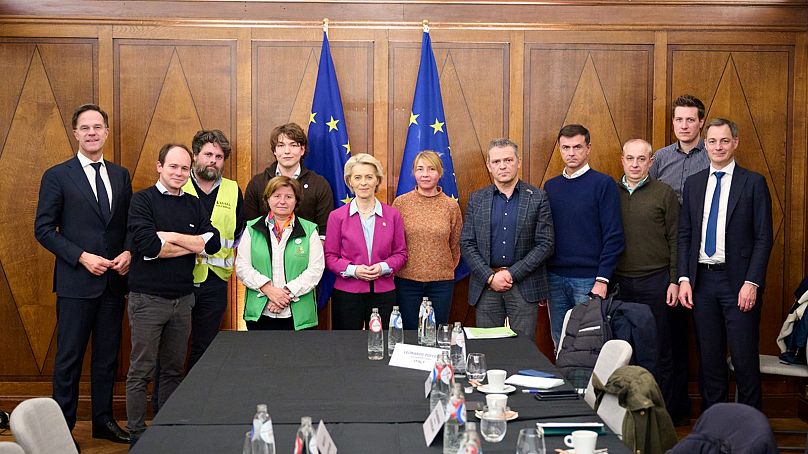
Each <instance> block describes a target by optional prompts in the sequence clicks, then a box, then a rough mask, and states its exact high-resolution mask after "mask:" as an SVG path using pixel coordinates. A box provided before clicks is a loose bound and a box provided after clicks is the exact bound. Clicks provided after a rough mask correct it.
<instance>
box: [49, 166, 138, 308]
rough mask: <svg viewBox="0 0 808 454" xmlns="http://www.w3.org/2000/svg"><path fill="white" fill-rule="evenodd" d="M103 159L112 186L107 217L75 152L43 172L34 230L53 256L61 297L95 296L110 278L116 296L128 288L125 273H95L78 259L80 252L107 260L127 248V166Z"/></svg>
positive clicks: (129, 191) (129, 183)
mask: <svg viewBox="0 0 808 454" xmlns="http://www.w3.org/2000/svg"><path fill="white" fill-rule="evenodd" d="M104 163H105V165H106V168H107V174H108V175H109V182H110V184H111V185H112V211H111V216H110V220H109V221H108V222H105V221H104V220H103V219H102V217H101V210H100V209H99V208H98V202H97V201H96V198H95V194H94V193H93V189H92V187H91V186H90V182H89V181H87V175H86V174H85V173H84V170H83V169H82V168H81V164H80V163H79V160H78V158H77V157H75V156H74V157H73V158H71V159H69V160H67V161H65V162H63V163H61V164H57V165H55V166H53V167H51V168H50V169H48V170H46V171H45V174H44V175H42V182H41V184H40V187H39V203H38V204H37V209H36V221H35V224H34V234H35V235H36V239H37V241H39V243H40V244H42V246H44V247H45V249H47V250H49V251H51V252H52V253H53V254H54V255H55V256H56V265H55V271H54V274H53V290H54V291H55V292H56V294H57V295H59V296H62V297H68V298H95V297H98V296H100V295H101V294H102V293H103V292H104V289H105V288H106V285H107V281H108V280H109V283H110V286H111V289H112V291H113V292H114V293H115V294H116V295H119V296H123V295H124V294H125V293H126V278H125V277H122V276H120V275H119V274H118V272H117V271H114V270H109V271H107V272H106V273H105V274H104V275H103V276H95V275H93V274H92V273H90V272H89V271H87V269H86V268H84V266H83V265H81V264H80V263H79V256H80V255H81V253H82V252H84V251H87V252H89V253H91V254H96V255H100V256H102V257H105V258H107V259H110V260H111V259H114V258H115V257H117V256H118V255H119V254H120V253H121V252H123V251H124V250H126V249H129V248H127V247H126V222H127V213H128V212H129V201H130V199H131V198H132V181H131V179H130V178H129V172H128V171H127V170H126V169H125V168H123V167H121V166H119V165H117V164H114V163H112V162H109V161H106V160H105V161H104Z"/></svg>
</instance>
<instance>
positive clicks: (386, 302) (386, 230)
mask: <svg viewBox="0 0 808 454" xmlns="http://www.w3.org/2000/svg"><path fill="white" fill-rule="evenodd" d="M344 175H345V177H344V178H345V184H347V185H348V187H350V188H351V191H353V193H354V194H355V195H356V197H354V199H353V200H352V201H351V203H350V204H348V205H344V206H342V207H340V208H337V209H336V210H334V211H332V212H331V214H330V215H329V216H328V227H327V229H326V235H325V265H326V267H327V268H328V270H329V271H331V272H332V273H334V274H335V275H336V276H337V279H336V282H335V283H334V293H333V295H332V296H331V302H332V305H333V306H332V313H331V315H332V325H333V328H334V329H362V328H363V326H365V325H366V324H367V322H368V321H369V320H370V314H371V312H372V309H373V308H374V307H377V308H379V314H381V316H382V323H383V325H384V328H385V329H387V324H388V322H389V320H390V313H391V312H392V310H393V305H395V303H396V292H395V284H394V283H393V274H394V273H395V272H396V271H398V270H400V269H401V268H402V267H403V266H404V264H405V263H407V243H406V240H405V239H404V223H403V221H402V220H401V214H399V212H398V210H396V209H395V208H393V207H391V206H390V205H387V204H385V203H381V202H380V201H379V200H378V199H377V198H376V191H377V190H378V189H379V185H380V184H381V181H382V177H383V176H384V169H382V164H381V163H380V162H379V160H378V159H376V158H374V157H373V156H371V155H369V154H366V153H359V154H357V155H354V156H353V157H351V158H350V159H349V160H348V162H346V163H345V169H344Z"/></svg>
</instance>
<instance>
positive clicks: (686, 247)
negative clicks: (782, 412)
mask: <svg viewBox="0 0 808 454" xmlns="http://www.w3.org/2000/svg"><path fill="white" fill-rule="evenodd" d="M704 135H705V144H706V147H707V154H708V155H709V158H710V167H709V168H708V169H706V170H703V171H701V172H699V173H697V174H695V175H693V176H691V177H690V178H688V179H687V181H686V182H685V186H684V190H683V198H682V210H681V213H680V216H679V245H678V250H679V254H678V262H679V263H678V274H679V302H680V303H681V304H682V305H683V306H684V307H686V308H688V309H692V310H693V317H694V319H695V323H696V339H697V340H698V345H699V357H700V362H701V368H702V380H703V383H701V386H700V389H701V393H702V407H703V409H707V408H708V407H709V406H711V405H713V404H716V403H719V402H725V401H726V400H727V392H728V387H729V386H728V379H727V364H726V361H725V355H726V350H727V347H729V350H730V355H731V357H732V363H733V365H734V366H735V376H736V383H737V393H738V402H740V403H744V404H748V405H751V406H754V407H757V408H760V405H761V391H760V359H759V356H758V339H759V336H760V333H759V326H760V307H761V304H762V300H761V297H762V295H763V285H764V284H765V281H766V267H767V266H768V263H769V254H770V252H771V249H772V210H771V208H772V207H771V197H770V195H769V189H768V187H767V186H766V180H765V178H764V177H763V176H762V175H760V174H758V173H755V172H752V171H750V170H747V169H744V168H743V167H741V166H739V165H737V163H736V162H735V151H736V150H737V148H738V142H739V141H738V127H737V125H736V124H735V123H734V122H732V121H731V120H727V119H725V118H716V119H714V120H712V121H711V122H710V123H708V124H707V126H706V127H705V128H704Z"/></svg>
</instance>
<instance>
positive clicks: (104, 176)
mask: <svg viewBox="0 0 808 454" xmlns="http://www.w3.org/2000/svg"><path fill="white" fill-rule="evenodd" d="M76 157H78V158H79V163H80V164H81V168H82V169H83V170H84V174H85V175H87V181H89V182H90V187H91V188H92V190H93V195H95V200H96V201H97V200H98V189H97V188H96V187H95V168H94V167H93V166H92V165H91V164H94V163H96V162H100V163H101V168H100V169H99V172H101V181H103V182H104V186H105V188H104V189H105V190H106V191H107V200H108V201H109V211H110V212H112V184H111V183H110V182H109V174H108V173H107V165H106V163H105V162H104V156H101V157H100V158H99V159H98V161H93V160H91V159H90V158H88V157H87V156H84V155H83V154H81V152H80V151H79V152H77V153H76Z"/></svg>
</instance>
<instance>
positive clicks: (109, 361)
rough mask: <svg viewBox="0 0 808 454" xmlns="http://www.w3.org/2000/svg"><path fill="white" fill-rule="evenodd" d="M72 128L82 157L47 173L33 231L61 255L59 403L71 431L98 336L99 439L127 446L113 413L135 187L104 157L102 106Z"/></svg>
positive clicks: (56, 285) (76, 116) (82, 111)
mask: <svg viewBox="0 0 808 454" xmlns="http://www.w3.org/2000/svg"><path fill="white" fill-rule="evenodd" d="M72 127H73V134H74V136H75V137H76V140H77V141H78V144H79V150H78V153H77V154H76V156H74V157H73V158H71V159H69V160H67V161H65V162H63V163H61V164H58V165H55V166H53V167H51V168H50V169H48V170H47V171H46V172H45V174H44V175H43V176H42V182H41V184H40V188H39V203H38V205H37V210H36V222H35V227H34V230H35V235H36V239H37V241H39V243H40V244H42V246H44V247H45V248H46V249H48V250H49V251H51V252H52V253H53V254H54V255H55V256H56V266H55V271H54V275H53V290H54V291H55V292H56V319H57V331H56V362H55V364H54V369H53V398H54V400H56V402H58V403H59V406H60V407H61V408H62V411H63V412H64V415H65V419H66V420H67V425H68V427H70V428H71V430H72V428H73V426H74V425H75V424H76V407H77V405H78V396H79V380H80V378H81V367H82V362H83V360H84V352H85V350H86V349H87V343H88V340H89V338H90V335H91V334H92V339H93V345H92V360H91V380H92V417H93V437H94V438H106V439H109V440H112V441H115V442H119V443H128V442H129V435H128V434H127V433H126V432H125V431H123V430H122V429H121V428H120V427H119V426H118V425H117V423H116V422H115V419H114V418H113V415H112V387H113V385H114V383H115V370H116V368H117V366H118V347H119V346H120V340H121V320H122V318H123V310H124V295H125V294H126V291H127V287H126V277H125V276H126V273H127V272H128V271H129V263H130V261H131V254H130V253H129V250H128V249H129V248H128V247H127V244H126V223H127V213H128V211H129V200H130V199H131V198H132V182H131V180H130V178H129V172H128V171H127V170H126V169H125V168H123V167H121V166H118V165H116V164H114V163H112V162H109V161H106V160H104V156H103V148H104V142H105V141H106V139H107V136H108V135H109V121H108V117H107V114H106V113H105V112H104V111H103V110H101V108H100V107H98V106H97V105H94V104H85V105H83V106H80V107H79V108H78V109H76V111H75V112H74V113H73V120H72Z"/></svg>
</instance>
